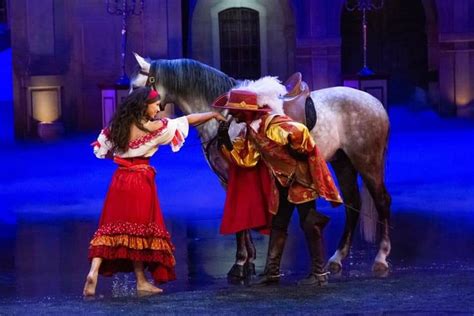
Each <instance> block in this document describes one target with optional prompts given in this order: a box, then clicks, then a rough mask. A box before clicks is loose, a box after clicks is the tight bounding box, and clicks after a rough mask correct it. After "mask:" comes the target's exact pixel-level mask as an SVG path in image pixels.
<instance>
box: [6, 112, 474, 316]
mask: <svg viewBox="0 0 474 316" xmlns="http://www.w3.org/2000/svg"><path fill="white" fill-rule="evenodd" d="M391 116H392V124H393V127H392V135H391V141H390V150H389V157H388V161H387V184H388V188H389V191H390V193H391V194H392V198H393V207H392V211H393V212H392V224H391V225H392V230H391V235H392V253H391V255H390V257H389V261H390V269H391V271H390V274H389V275H388V276H387V277H385V278H377V277H375V276H373V275H372V273H371V265H372V262H373V259H374V257H375V254H376V252H377V249H376V247H375V245H372V244H367V243H366V242H364V241H363V240H361V237H359V235H357V236H356V237H355V240H354V247H353V249H352V250H351V253H350V255H349V258H348V259H347V260H346V261H344V267H343V272H342V273H341V275H338V276H336V275H331V279H330V284H329V286H328V287H326V288H313V287H304V288H302V287H298V286H296V285H295V282H296V280H298V279H299V278H302V277H304V276H305V274H306V272H307V269H308V261H309V258H308V254H307V250H306V247H305V242H304V239H303V234H302V232H301V231H300V228H299V226H298V219H297V215H296V214H295V216H294V218H293V219H292V224H291V226H290V231H289V239H288V242H287V247H286V249H285V253H284V258H283V263H282V269H283V272H284V274H285V276H284V277H283V279H282V282H281V284H280V285H279V286H271V287H258V286H248V285H245V284H244V285H231V284H228V283H227V280H226V277H225V276H226V273H227V271H228V269H229V268H230V267H231V265H232V263H233V258H234V251H235V241H234V237H233V236H221V235H219V234H218V230H219V224H220V217H221V214H222V205H223V202H224V191H223V190H222V189H221V188H220V185H219V183H218V181H217V179H216V177H215V176H214V175H213V174H212V173H211V171H210V170H209V169H208V167H207V165H206V163H205V161H204V160H203V157H202V154H201V152H200V148H199V144H198V142H197V136H196V135H195V134H192V135H191V136H190V138H189V139H188V141H187V143H186V144H185V147H184V148H183V152H181V153H178V154H172V153H171V152H170V151H169V150H168V149H167V148H162V149H160V151H159V152H158V154H157V156H156V157H155V158H153V162H152V163H153V165H154V166H155V167H156V168H157V169H158V175H157V182H158V190H159V196H160V200H161V204H162V208H163V212H164V216H165V218H166V223H167V227H168V229H169V230H170V233H171V235H172V239H173V243H174V244H175V246H176V254H175V255H176V260H177V277H178V280H177V281H175V282H170V283H168V284H166V285H164V286H163V288H164V290H165V294H163V295H159V296H154V297H138V296H137V295H136V293H135V290H134V286H135V284H134V278H133V276H132V275H131V274H119V275H117V276H115V277H111V278H104V277H101V278H99V286H98V290H97V292H98V295H97V297H96V298H95V299H93V300H84V299H83V298H82V297H81V292H82V287H83V284H84V278H85V275H86V273H87V271H88V262H87V246H88V242H89V239H90V237H91V236H92V234H93V232H94V230H95V229H96V228H97V221H98V217H99V213H100V208H101V204H102V201H103V197H104V195H105V191H106V189H107V185H108V182H109V181H110V177H111V174H112V172H113V169H114V168H115V167H114V166H113V165H112V164H111V163H109V162H107V161H100V160H97V159H95V158H94V157H93V156H92V154H91V152H90V148H89V147H88V144H89V143H90V140H91V138H92V137H93V135H90V136H77V137H71V138H69V139H68V140H63V141H60V142H56V143H50V144H40V143H22V144H16V145H11V146H9V147H7V148H6V149H5V151H6V154H2V155H1V157H0V161H1V163H2V165H3V166H4V171H3V172H2V173H0V211H1V213H0V314H1V315H3V314H4V315H12V314H18V315H23V314H61V315H69V314H89V313H94V314H112V313H117V312H121V313H134V314H158V313H160V314H162V313H165V314H213V313H218V314H221V313H229V314H242V313H251V314H257V313H266V314H289V313H293V314H294V313H297V314H298V313H300V314H320V313H325V314H420V315H424V314H430V315H433V314H435V315H440V314H441V315H443V314H453V313H454V314H466V315H472V314H473V313H474V233H473V232H474V210H473V208H474V183H473V180H472V179H474V168H473V167H472V165H471V162H470V157H472V156H473V154H474V148H473V146H466V144H469V143H470V142H471V140H472V138H473V136H474V124H473V123H472V122H469V121H462V120H449V121H446V120H441V119H438V118H437V117H436V116H435V115H434V114H432V113H425V112H417V113H412V112H406V111H404V110H400V109H398V110H397V109H395V110H392V112H391ZM5 166H8V167H7V168H5ZM318 207H319V209H320V210H321V211H322V212H324V213H326V214H327V215H329V216H330V217H331V222H330V224H329V225H328V227H327V229H326V231H325V238H326V248H327V252H328V255H331V254H332V253H333V252H334V250H335V249H336V245H337V243H338V239H339V237H340V234H341V233H342V228H343V224H344V215H343V209H342V208H336V209H332V208H331V207H330V206H329V205H327V204H325V203H323V202H321V201H320V202H319V203H318ZM253 236H254V240H255V242H256V246H257V250H258V258H257V262H256V268H257V273H258V272H261V271H262V270H263V265H264V257H265V252H266V246H267V242H268V238H267V237H263V236H261V235H258V234H256V233H255V234H253Z"/></svg>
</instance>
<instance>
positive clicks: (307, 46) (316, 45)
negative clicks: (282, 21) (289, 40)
mask: <svg viewBox="0 0 474 316" xmlns="http://www.w3.org/2000/svg"><path fill="white" fill-rule="evenodd" d="M342 3H343V1H342V0H335V1H334V2H331V3H328V2H327V1H325V0H311V1H310V0H306V1H295V0H294V1H293V2H292V6H293V10H294V11H295V18H296V21H297V39H296V54H295V55H296V56H295V59H296V62H295V66H296V67H295V68H296V69H295V70H296V71H300V72H302V74H303V80H305V81H306V82H307V83H308V85H309V86H310V88H311V89H313V90H314V89H321V88H325V87H330V86H335V85H340V84H341V34H340V18H341V10H342Z"/></svg>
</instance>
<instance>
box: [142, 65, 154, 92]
mask: <svg viewBox="0 0 474 316" xmlns="http://www.w3.org/2000/svg"><path fill="white" fill-rule="evenodd" d="M156 65H157V63H156V61H152V62H151V64H150V71H149V72H146V71H143V70H142V69H140V74H142V75H144V76H147V79H146V84H145V85H146V86H147V87H151V88H152V89H154V90H155V91H156V83H157V82H158V80H157V79H156Z"/></svg>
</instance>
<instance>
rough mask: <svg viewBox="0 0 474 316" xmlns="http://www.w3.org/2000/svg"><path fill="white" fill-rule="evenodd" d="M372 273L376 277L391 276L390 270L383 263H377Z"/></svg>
mask: <svg viewBox="0 0 474 316" xmlns="http://www.w3.org/2000/svg"><path fill="white" fill-rule="evenodd" d="M372 272H373V273H374V275H375V276H376V277H379V278H385V277H387V276H388V274H389V268H388V265H387V264H386V263H383V262H375V263H374V265H373V267H372Z"/></svg>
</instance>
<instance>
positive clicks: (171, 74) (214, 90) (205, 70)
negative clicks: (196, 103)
mask: <svg viewBox="0 0 474 316" xmlns="http://www.w3.org/2000/svg"><path fill="white" fill-rule="evenodd" d="M156 72H157V79H158V81H159V82H160V84H161V85H163V86H164V87H165V88H166V90H167V93H170V94H173V95H180V96H183V97H192V96H199V95H201V96H203V97H205V98H206V101H207V102H209V103H210V102H212V101H213V100H214V99H215V98H216V97H218V96H219V95H221V94H222V93H225V92H226V91H228V90H230V88H232V87H233V86H234V85H235V80H234V79H233V78H231V77H229V76H227V75H226V74H224V73H223V72H221V71H219V70H217V69H215V68H212V67H210V66H208V65H205V64H203V63H200V62H198V61H196V60H193V59H172V60H167V59H160V60H157V67H156Z"/></svg>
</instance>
